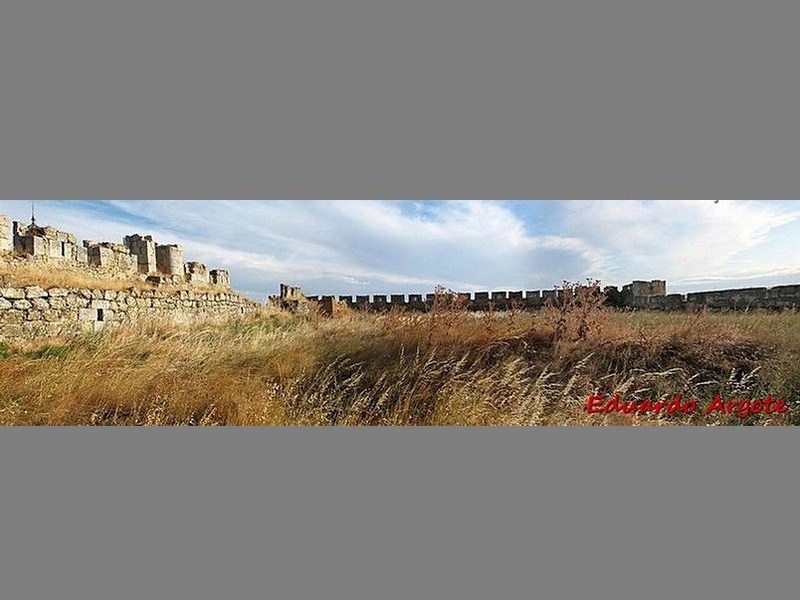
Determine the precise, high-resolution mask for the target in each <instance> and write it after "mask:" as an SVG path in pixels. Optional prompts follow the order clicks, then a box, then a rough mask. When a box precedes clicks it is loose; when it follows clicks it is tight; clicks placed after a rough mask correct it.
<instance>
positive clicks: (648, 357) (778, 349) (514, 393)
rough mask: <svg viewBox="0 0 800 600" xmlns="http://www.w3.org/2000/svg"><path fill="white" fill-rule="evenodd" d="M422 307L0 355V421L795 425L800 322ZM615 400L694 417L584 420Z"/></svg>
mask: <svg viewBox="0 0 800 600" xmlns="http://www.w3.org/2000/svg"><path fill="white" fill-rule="evenodd" d="M575 289H577V288H575ZM437 298H438V300H437V303H436V306H435V307H434V309H433V310H432V311H430V312H428V313H424V314H423V313H399V312H395V313H390V314H383V315H376V314H363V313H352V314H345V315H344V316H342V317H338V318H335V319H326V318H323V317H320V316H317V315H305V316H302V315H296V314H288V313H280V312H276V311H269V310H267V309H264V311H262V313H260V314H257V315H250V316H247V317H242V318H239V319H236V320H230V321H227V322H222V323H219V322H217V323H213V322H208V323H206V324H205V325H202V326H197V325H193V326H184V325H176V324H174V323H170V322H167V321H162V322H158V321H152V322H147V323H139V324H131V325H126V326H123V327H118V328H113V329H108V330H106V331H103V332H101V333H96V334H91V335H86V336H83V337H79V338H72V339H66V338H65V339H60V340H54V339H49V340H35V341H27V342H23V341H19V342H12V341H9V342H0V424H3V425H245V426H257V425H794V424H798V423H800V417H799V416H798V415H800V409H799V408H798V406H800V314H798V313H797V312H783V313H763V312H753V313H736V314H733V313H729V314H712V313H707V312H701V313H693V314H689V313H671V314H669V313H648V312H614V311H612V310H609V309H605V308H602V307H601V306H600V305H599V303H598V302H597V301H596V298H595V297H593V296H591V295H582V294H581V292H580V291H578V292H577V293H576V294H575V295H574V296H568V299H570V298H571V301H568V302H566V303H565V304H564V305H563V306H561V307H549V308H547V309H544V310H542V311H540V312H537V313H526V312H521V311H520V312H516V311H511V312H504V313H491V312H488V313H469V312H467V311H465V310H463V309H462V308H461V307H459V306H458V303H457V301H456V299H455V297H452V296H449V295H447V294H441V295H440V296H437ZM615 393H617V394H619V395H620V399H621V401H631V402H637V403H641V402H643V401H645V400H646V399H647V398H650V399H652V401H653V402H656V401H664V402H665V403H666V402H668V401H670V400H672V399H673V398H674V397H675V395H676V394H681V395H682V397H683V398H684V400H688V399H693V400H695V401H696V402H697V409H696V410H694V411H692V412H685V413H684V412H674V413H673V414H667V411H666V410H652V411H642V412H637V411H633V412H629V413H628V414H625V413H624V412H621V411H619V412H618V411H614V412H610V413H605V412H602V413H600V414H589V412H588V411H587V402H588V400H589V398H590V397H591V396H593V395H599V394H606V395H608V396H609V397H610V396H613V394H615ZM717 395H719V396H720V398H721V399H722V400H723V401H724V402H726V403H727V402H728V401H739V400H743V399H749V400H756V399H765V398H766V397H767V396H772V398H773V399H776V400H777V399H778V398H780V399H784V400H786V409H787V410H786V412H777V411H772V414H765V412H764V410H761V411H760V412H758V414H744V415H743V413H742V412H741V411H739V412H738V414H737V410H736V408H735V407H734V409H733V410H732V411H731V412H730V413H728V412H726V411H724V410H715V411H713V412H712V413H710V414H706V408H707V407H708V406H710V405H711V402H712V400H713V399H714V397H715V396H717ZM639 406H641V404H639ZM776 406H777V405H776V404H775V403H773V405H772V407H773V408H775V407H776ZM745 412H747V411H745Z"/></svg>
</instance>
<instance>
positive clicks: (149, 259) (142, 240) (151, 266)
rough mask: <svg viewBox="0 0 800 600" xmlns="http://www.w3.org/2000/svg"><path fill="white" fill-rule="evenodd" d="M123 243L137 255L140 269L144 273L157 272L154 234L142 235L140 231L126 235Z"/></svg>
mask: <svg viewBox="0 0 800 600" xmlns="http://www.w3.org/2000/svg"><path fill="white" fill-rule="evenodd" d="M123 243H124V244H125V245H126V246H127V247H128V250H130V251H131V254H133V255H134V256H136V258H137V264H138V270H139V273H141V274H142V275H154V274H155V272H156V243H155V242H154V241H153V238H152V236H149V235H146V236H144V237H142V236H141V235H139V234H138V233H136V234H134V235H126V236H125V238H124V239H123Z"/></svg>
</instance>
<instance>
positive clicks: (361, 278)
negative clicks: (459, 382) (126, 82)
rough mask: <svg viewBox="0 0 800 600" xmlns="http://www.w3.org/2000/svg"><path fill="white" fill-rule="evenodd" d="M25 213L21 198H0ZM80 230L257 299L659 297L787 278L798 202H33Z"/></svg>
mask: <svg viewBox="0 0 800 600" xmlns="http://www.w3.org/2000/svg"><path fill="white" fill-rule="evenodd" d="M0 213H3V214H8V215H11V216H12V217H13V218H14V219H15V220H20V221H25V222H27V221H29V219H30V202H29V201H17V200H0ZM36 214H37V222H38V223H39V224H51V225H53V226H55V227H58V228H59V229H61V230H65V231H69V232H71V233H74V234H76V235H77V236H78V238H79V239H92V240H96V241H117V242H120V241H121V240H122V237H123V236H124V235H129V234H132V233H141V234H151V235H153V236H154V238H155V239H156V241H157V242H159V243H163V244H169V243H180V244H182V245H183V246H184V248H185V250H186V257H187V260H197V261H200V262H204V263H206V264H207V265H208V266H209V268H226V269H229V270H230V272H231V278H232V282H233V286H234V287H235V288H236V289H237V290H238V291H240V292H242V293H245V294H246V295H248V296H250V297H252V298H254V299H257V300H263V299H264V298H265V297H266V296H268V295H272V294H276V293H277V292H278V288H279V285H280V283H288V284H292V285H299V286H301V287H302V288H303V290H304V291H305V292H306V293H307V294H309V295H316V294H335V295H346V294H352V295H357V294H391V293H398V294H399V293H428V292H431V291H433V288H434V287H435V286H436V285H437V284H441V285H444V286H446V287H449V288H451V289H454V290H459V291H491V290H534V289H552V288H553V286H555V285H557V284H559V283H561V282H562V281H563V280H565V279H566V280H571V281H583V280H585V279H586V278H593V279H594V278H596V279H600V280H601V281H602V282H603V284H604V285H618V286H621V285H624V284H625V283H628V282H630V281H632V280H634V279H645V280H649V279H666V280H667V287H668V290H667V291H668V292H669V293H685V292H691V291H700V290H713V289H725V288H733V287H747V286H773V285H782V284H800V253H798V248H800V245H799V244H798V242H797V240H799V239H800V201H798V200H774V201H767V200H757V201H752V200H751V201H742V200H721V201H720V202H719V203H718V204H715V203H714V202H713V201H712V200H682V201H673V200H670V201H647V200H643V201H639V200H589V201H578V200H568V201H545V200H526V201H520V200H513V201H502V200H481V201H478V200H469V201H455V200H448V201H433V200H426V201H402V200H363V201H362V200H309V201H298V200H291V201H278V200H263V201H256V200H85V201H83V200H48V201H45V200H40V201H37V202H36Z"/></svg>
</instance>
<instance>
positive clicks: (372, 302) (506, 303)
mask: <svg viewBox="0 0 800 600" xmlns="http://www.w3.org/2000/svg"><path fill="white" fill-rule="evenodd" d="M645 284H646V285H645ZM291 289H293V290H295V289H297V288H291ZM604 291H605V292H606V295H607V300H606V304H607V306H610V307H616V308H628V309H646V310H662V311H681V310H699V309H703V308H708V309H712V310H755V309H765V310H783V309H791V308H800V285H783V286H776V287H773V288H745V289H733V290H721V291H715V292H697V293H690V294H669V295H668V294H666V283H665V282H663V281H653V282H634V283H633V284H629V285H627V286H625V287H624V288H623V289H622V291H620V290H618V289H617V288H614V287H609V288H606V289H605V290H604ZM457 297H458V299H459V301H460V304H461V305H462V306H463V307H464V308H466V309H468V310H472V311H484V310H487V309H489V308H490V307H491V308H492V309H493V310H500V311H503V310H511V309H518V310H537V309H540V308H543V307H544V306H545V305H546V304H547V303H548V302H549V301H556V302H557V301H558V299H559V297H560V293H559V291H557V290H544V291H539V290H534V291H515V292H509V291H504V292H476V293H459V294H457ZM307 299H308V300H309V301H311V302H315V303H318V304H319V305H320V308H321V310H322V312H323V313H324V314H331V313H333V312H334V310H335V307H336V306H337V305H339V306H347V307H349V308H351V309H355V310H369V311H373V312H386V311H390V310H392V309H393V308H402V309H406V310H418V311H425V310H430V308H431V307H432V306H433V304H434V301H435V294H424V295H423V294H409V295H404V294H392V295H380V294H378V295H371V296H338V298H337V297H335V296H310V297H308V298H307Z"/></svg>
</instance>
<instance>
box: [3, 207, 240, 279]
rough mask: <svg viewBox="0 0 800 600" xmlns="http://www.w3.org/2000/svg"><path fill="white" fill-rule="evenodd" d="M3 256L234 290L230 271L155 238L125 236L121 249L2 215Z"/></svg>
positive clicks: (119, 246) (112, 273)
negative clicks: (191, 259) (194, 259)
mask: <svg viewBox="0 0 800 600" xmlns="http://www.w3.org/2000/svg"><path fill="white" fill-rule="evenodd" d="M0 254H6V255H10V257H11V258H12V259H27V260H34V261H44V262H58V261H61V264H70V265H76V266H81V267H86V268H90V269H95V270H98V271H100V272H102V273H104V274H107V275H109V276H120V277H137V276H138V277H139V278H140V279H144V280H147V281H150V282H151V283H154V284H156V285H160V284H165V283H169V284H174V285H181V284H188V285H196V284H202V285H210V286H214V287H219V288H222V289H229V288H230V274H229V273H228V271H226V270H224V269H214V270H212V271H210V272H209V270H208V268H207V267H206V265H204V264H202V263H199V262H186V261H185V258H184V251H183V248H182V247H181V246H180V245H178V244H158V243H156V242H155V241H154V240H153V238H152V236H149V235H147V236H142V235H139V234H138V233H137V234H133V235H128V236H125V237H124V238H123V240H122V243H121V244H117V243H114V242H95V241H92V240H83V242H82V243H81V244H78V240H77V238H76V237H75V235H73V234H71V233H67V232H64V231H59V230H58V229H56V228H55V227H51V226H45V227H40V226H39V225H37V224H36V220H35V218H32V219H31V222H30V224H28V225H24V224H22V223H20V222H18V221H13V222H12V221H11V218H10V217H9V216H7V215H0Z"/></svg>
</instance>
